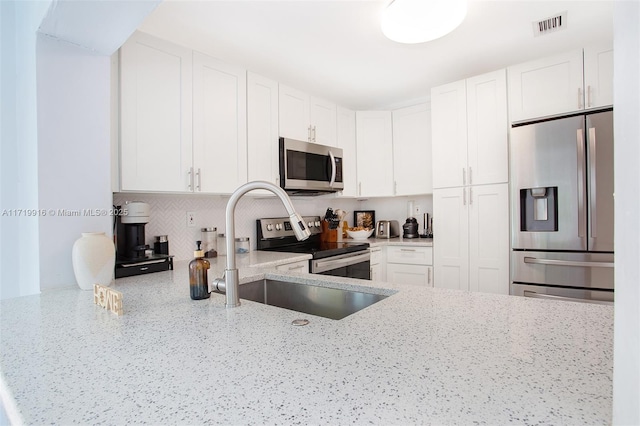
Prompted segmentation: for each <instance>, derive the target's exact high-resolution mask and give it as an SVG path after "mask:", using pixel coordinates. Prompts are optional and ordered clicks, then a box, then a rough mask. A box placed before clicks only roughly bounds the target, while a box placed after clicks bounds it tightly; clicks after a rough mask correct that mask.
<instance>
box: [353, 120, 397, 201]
mask: <svg viewBox="0 0 640 426" xmlns="http://www.w3.org/2000/svg"><path fill="white" fill-rule="evenodd" d="M356 147H357V164H358V165H357V168H358V196H362V197H369V196H373V197H375V196H391V195H393V131H392V120H391V111H357V112H356Z"/></svg>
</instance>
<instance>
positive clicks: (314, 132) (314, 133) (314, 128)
mask: <svg viewBox="0 0 640 426" xmlns="http://www.w3.org/2000/svg"><path fill="white" fill-rule="evenodd" d="M313 141H314V142H315V141H316V126H313Z"/></svg>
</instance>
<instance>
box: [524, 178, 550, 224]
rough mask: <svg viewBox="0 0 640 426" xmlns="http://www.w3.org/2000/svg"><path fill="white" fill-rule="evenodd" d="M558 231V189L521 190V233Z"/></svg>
mask: <svg viewBox="0 0 640 426" xmlns="http://www.w3.org/2000/svg"><path fill="white" fill-rule="evenodd" d="M557 230H558V187H557V186H548V187H542V188H525V189H521V190H520V231H529V232H553V231H557Z"/></svg>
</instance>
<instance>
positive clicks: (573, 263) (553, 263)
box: [524, 256, 614, 268]
mask: <svg viewBox="0 0 640 426" xmlns="http://www.w3.org/2000/svg"><path fill="white" fill-rule="evenodd" d="M524 263H530V264H537V265H550V266H579V267H583V268H592V267H596V268H613V265H614V263H613V262H581V261H579V260H558V259H538V258H535V257H528V256H526V257H525V258H524Z"/></svg>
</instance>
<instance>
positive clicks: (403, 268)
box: [387, 263, 433, 287]
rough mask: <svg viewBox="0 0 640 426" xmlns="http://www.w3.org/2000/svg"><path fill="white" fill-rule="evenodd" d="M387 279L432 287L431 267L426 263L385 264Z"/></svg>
mask: <svg viewBox="0 0 640 426" xmlns="http://www.w3.org/2000/svg"><path fill="white" fill-rule="evenodd" d="M387 281H388V282H390V283H400V284H409V285H419V286H423V287H433V268H432V267H431V266H426V265H401V264H398V263H391V264H387Z"/></svg>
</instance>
